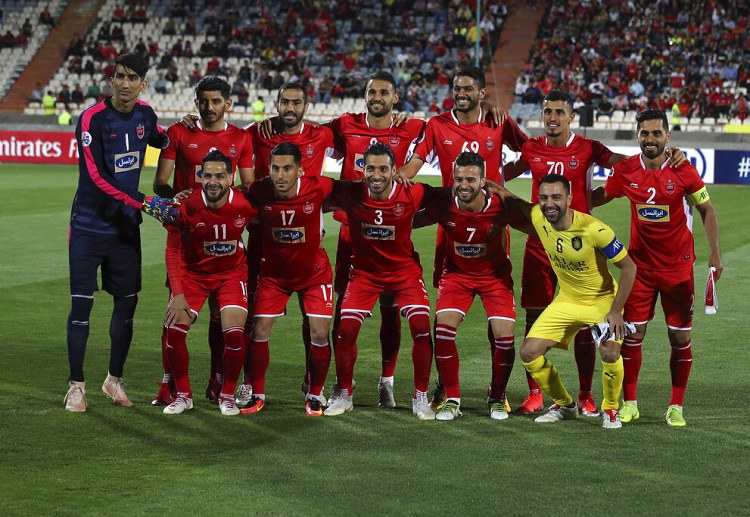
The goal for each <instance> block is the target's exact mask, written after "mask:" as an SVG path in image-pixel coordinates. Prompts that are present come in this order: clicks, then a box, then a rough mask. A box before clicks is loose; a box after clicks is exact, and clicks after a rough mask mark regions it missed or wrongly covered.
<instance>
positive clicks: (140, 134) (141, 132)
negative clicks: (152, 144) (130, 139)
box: [135, 124, 146, 139]
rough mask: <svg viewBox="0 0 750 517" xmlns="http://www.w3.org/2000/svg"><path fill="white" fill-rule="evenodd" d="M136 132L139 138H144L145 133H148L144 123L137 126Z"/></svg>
mask: <svg viewBox="0 0 750 517" xmlns="http://www.w3.org/2000/svg"><path fill="white" fill-rule="evenodd" d="M135 134H136V135H137V136H138V138H140V139H142V138H143V135H145V134H146V128H145V127H144V126H143V124H138V126H137V127H136V128H135Z"/></svg>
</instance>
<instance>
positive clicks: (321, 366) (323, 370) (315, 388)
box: [307, 342, 331, 397]
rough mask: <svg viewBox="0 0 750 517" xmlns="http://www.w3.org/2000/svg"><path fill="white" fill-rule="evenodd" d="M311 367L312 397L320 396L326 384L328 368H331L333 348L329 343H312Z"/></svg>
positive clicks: (309, 362)
mask: <svg viewBox="0 0 750 517" xmlns="http://www.w3.org/2000/svg"><path fill="white" fill-rule="evenodd" d="M307 364H309V365H310V369H309V372H310V390H309V392H308V393H310V394H311V395H315V396H316V397H317V396H320V395H321V394H322V393H323V385H324V384H325V382H326V376H327V375H328V368H329V367H330V366H331V347H330V346H329V345H328V343H323V344H318V343H313V342H310V354H309V355H308V358H307Z"/></svg>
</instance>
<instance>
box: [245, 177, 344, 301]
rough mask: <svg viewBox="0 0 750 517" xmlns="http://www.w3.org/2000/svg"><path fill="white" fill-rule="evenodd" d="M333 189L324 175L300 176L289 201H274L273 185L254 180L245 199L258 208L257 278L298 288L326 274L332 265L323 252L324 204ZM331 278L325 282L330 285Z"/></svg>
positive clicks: (330, 182)
mask: <svg viewBox="0 0 750 517" xmlns="http://www.w3.org/2000/svg"><path fill="white" fill-rule="evenodd" d="M332 188H333V180H332V179H330V178H326V177H325V176H301V177H300V178H299V180H298V181H297V186H296V189H297V193H296V194H295V195H294V196H293V197H292V198H291V199H277V198H276V195H275V194H274V189H273V184H272V183H271V182H270V181H269V180H266V181H260V182H258V181H256V182H255V183H253V185H252V186H251V187H250V191H249V192H248V197H249V199H250V200H251V202H252V203H253V205H254V206H255V207H256V208H257V209H258V217H259V218H260V222H261V228H262V235H263V259H262V261H261V265H260V275H261V276H265V277H272V278H274V280H276V281H277V282H279V280H281V281H282V283H283V285H285V286H286V285H289V286H295V287H293V288H290V289H293V290H294V289H301V288H302V287H304V286H306V285H308V284H309V283H310V282H311V281H317V280H316V276H317V275H316V274H317V273H320V272H323V271H328V272H329V273H328V275H329V276H330V267H331V264H330V262H329V260H328V255H327V254H326V252H325V249H323V243H322V241H323V209H322V206H323V201H324V200H325V198H326V197H328V194H330V193H331V189H332ZM330 282H331V280H330V278H329V279H328V282H327V283H330Z"/></svg>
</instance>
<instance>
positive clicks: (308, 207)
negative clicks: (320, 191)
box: [302, 201, 315, 215]
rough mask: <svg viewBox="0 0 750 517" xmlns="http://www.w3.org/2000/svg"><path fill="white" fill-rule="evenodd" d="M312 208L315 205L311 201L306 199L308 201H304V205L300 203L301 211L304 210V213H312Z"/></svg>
mask: <svg viewBox="0 0 750 517" xmlns="http://www.w3.org/2000/svg"><path fill="white" fill-rule="evenodd" d="M313 210H315V206H314V205H313V204H312V203H310V202H309V201H308V202H306V203H305V204H304V205H302V211H303V212H304V213H305V214H306V215H310V214H312V213H313Z"/></svg>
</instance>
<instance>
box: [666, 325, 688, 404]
mask: <svg viewBox="0 0 750 517" xmlns="http://www.w3.org/2000/svg"><path fill="white" fill-rule="evenodd" d="M692 366H693V349H692V347H691V346H690V340H688V341H687V342H686V343H681V344H675V345H672V355H671V356H670V357H669V371H670V373H671V374H672V397H671V398H670V400H669V405H670V406H671V405H672V404H677V405H678V406H682V402H683V401H684V400H685V389H686V388H687V383H688V377H690V368H691V367H692Z"/></svg>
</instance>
